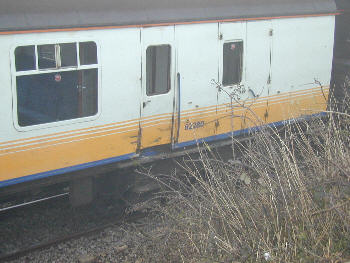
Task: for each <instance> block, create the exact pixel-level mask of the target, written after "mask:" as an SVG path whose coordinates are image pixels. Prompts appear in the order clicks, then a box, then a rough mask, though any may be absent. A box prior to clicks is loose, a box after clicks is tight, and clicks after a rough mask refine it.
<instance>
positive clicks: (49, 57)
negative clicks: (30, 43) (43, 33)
mask: <svg viewBox="0 0 350 263" xmlns="http://www.w3.org/2000/svg"><path fill="white" fill-rule="evenodd" d="M38 65H39V69H49V68H56V48H55V45H40V46H38Z"/></svg>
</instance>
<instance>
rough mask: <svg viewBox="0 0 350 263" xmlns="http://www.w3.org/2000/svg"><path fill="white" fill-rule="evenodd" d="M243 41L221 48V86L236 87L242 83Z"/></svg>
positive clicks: (230, 43) (227, 44)
mask: <svg viewBox="0 0 350 263" xmlns="http://www.w3.org/2000/svg"><path fill="white" fill-rule="evenodd" d="M242 67H243V41H236V42H227V43H225V44H224V47H223V72H222V85H224V86H229V85H236V84H239V83H240V82H241V81H242Z"/></svg>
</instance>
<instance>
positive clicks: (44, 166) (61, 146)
mask: <svg viewBox="0 0 350 263" xmlns="http://www.w3.org/2000/svg"><path fill="white" fill-rule="evenodd" d="M327 96H328V89H324V90H323V91H322V90H321V89H320V88H318V89H312V90H308V91H307V92H306V91H305V94H303V93H302V92H301V91H298V92H295V93H288V94H281V96H280V97H278V96H276V95H275V96H273V97H270V98H261V99H257V100H256V101H255V102H252V103H251V104H249V105H251V106H250V107H249V109H248V108H244V107H240V105H234V107H233V111H231V107H230V105H219V106H220V107H218V108H219V110H218V111H215V110H213V108H214V109H215V105H214V106H211V107H205V108H202V109H198V110H196V111H186V112H185V114H186V115H184V117H183V118H181V122H180V127H179V129H180V130H179V138H178V143H181V142H187V141H193V140H195V139H201V138H206V137H210V136H213V135H219V134H224V133H228V132H230V131H232V129H233V130H234V131H237V130H241V129H246V128H249V127H254V126H258V125H262V124H266V123H273V122H278V121H282V120H285V119H291V118H298V117H300V116H302V115H311V114H315V113H319V112H322V111H324V110H326V107H327ZM167 116H168V117H167V118H159V117H155V118H154V120H152V119H151V118H150V117H148V119H147V122H144V123H142V121H141V126H142V133H141V134H142V140H141V148H142V149H144V148H148V147H152V146H157V145H163V144H169V143H171V134H172V119H171V114H168V115H167ZM129 127H130V126H129ZM174 130H175V129H174ZM72 132H74V131H72ZM138 135H139V131H138V126H136V125H134V126H133V127H130V128H121V129H120V130H118V131H116V130H113V129H112V130H111V128H106V129H105V130H103V129H101V131H99V133H96V132H94V131H93V130H92V131H91V132H89V131H88V130H87V131H84V135H79V136H76V137H74V138H73V137H72V136H70V137H69V136H68V135H62V134H59V135H57V137H56V139H55V137H53V139H52V140H51V139H50V140H45V141H43V140H40V139H38V140H37V141H35V139H33V142H30V143H28V141H29V140H30V138H29V139H28V138H27V139H24V140H23V141H24V142H21V141H20V140H17V141H16V143H14V144H13V145H12V146H11V143H10V142H9V143H8V145H7V146H6V147H5V146H3V149H1V148H0V181H4V180H10V179H15V178H19V177H23V176H27V175H32V174H37V173H41V172H47V171H51V170H56V169H60V168H65V167H70V166H75V165H80V164H84V163H89V162H94V161H98V160H103V159H108V158H112V157H117V156H121V155H125V154H129V153H134V152H135V151H136V150H137V146H138ZM5 144H6V143H5ZM5 144H4V145H5Z"/></svg>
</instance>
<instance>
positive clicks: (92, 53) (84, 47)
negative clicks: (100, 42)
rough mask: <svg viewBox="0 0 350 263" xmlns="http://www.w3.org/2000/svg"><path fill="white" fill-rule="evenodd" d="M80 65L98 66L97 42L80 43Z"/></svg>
mask: <svg viewBox="0 0 350 263" xmlns="http://www.w3.org/2000/svg"><path fill="white" fill-rule="evenodd" d="M79 59H80V65H91V64H97V47H96V43H95V42H92V41H90V42H80V43H79Z"/></svg>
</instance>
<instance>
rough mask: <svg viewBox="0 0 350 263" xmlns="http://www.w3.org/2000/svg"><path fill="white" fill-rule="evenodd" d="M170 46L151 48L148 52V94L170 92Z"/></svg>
mask: <svg viewBox="0 0 350 263" xmlns="http://www.w3.org/2000/svg"><path fill="white" fill-rule="evenodd" d="M170 60H171V47H170V45H160V46H149V47H148V48H147V50H146V94H147V96H152V95H159V94H165V93H167V92H168V91H169V90H170V81H171V78H170V63H171V61H170Z"/></svg>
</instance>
